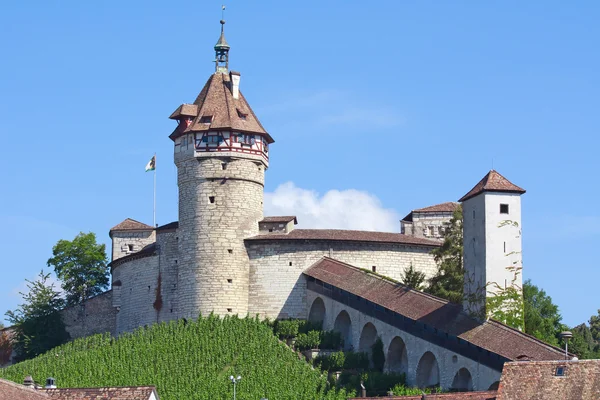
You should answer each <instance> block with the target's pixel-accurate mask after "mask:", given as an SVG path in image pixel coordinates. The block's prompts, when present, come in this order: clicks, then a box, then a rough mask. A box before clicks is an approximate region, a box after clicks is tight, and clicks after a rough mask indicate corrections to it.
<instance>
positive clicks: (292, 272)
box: [247, 240, 437, 318]
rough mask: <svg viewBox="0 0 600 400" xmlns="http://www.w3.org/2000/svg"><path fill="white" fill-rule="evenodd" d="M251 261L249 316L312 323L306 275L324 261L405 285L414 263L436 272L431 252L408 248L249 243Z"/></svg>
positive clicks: (428, 272)
mask: <svg viewBox="0 0 600 400" xmlns="http://www.w3.org/2000/svg"><path fill="white" fill-rule="evenodd" d="M247 249H248V255H249V256H250V293H249V308H248V312H249V313H250V315H256V314H258V315H260V316H261V317H269V318H307V314H306V313H307V305H306V282H305V280H304V278H303V277H302V272H303V271H304V270H306V269H307V268H308V267H310V266H311V265H312V264H314V263H315V262H317V261H318V260H320V259H321V258H322V257H323V256H328V257H331V258H334V259H336V260H340V261H343V262H346V263H348V264H351V265H353V266H355V267H359V268H367V269H369V270H372V269H373V266H375V267H376V268H375V269H376V272H377V273H379V274H382V275H385V276H388V277H390V278H393V279H397V280H400V279H401V276H402V273H403V271H404V269H405V268H408V267H409V266H410V264H411V263H412V265H413V266H414V267H415V269H416V270H418V271H422V272H424V273H425V275H426V277H430V276H432V275H434V274H435V272H436V270H437V267H436V264H435V261H434V259H433V256H432V255H431V254H430V251H431V250H432V248H430V247H423V246H407V245H403V244H388V243H373V242H335V241H291V240H290V241H285V240H274V241H261V242H252V241H248V242H247Z"/></svg>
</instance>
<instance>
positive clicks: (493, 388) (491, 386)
mask: <svg viewBox="0 0 600 400" xmlns="http://www.w3.org/2000/svg"><path fill="white" fill-rule="evenodd" d="M498 387H500V381H496V382H494V383H492V384H491V385H490V387H489V388H488V390H498Z"/></svg>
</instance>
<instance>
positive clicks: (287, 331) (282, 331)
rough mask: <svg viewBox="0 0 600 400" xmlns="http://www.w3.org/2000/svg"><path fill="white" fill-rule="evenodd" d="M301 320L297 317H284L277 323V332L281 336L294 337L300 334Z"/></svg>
mask: <svg viewBox="0 0 600 400" xmlns="http://www.w3.org/2000/svg"><path fill="white" fill-rule="evenodd" d="M299 325H300V321H298V320H297V319H282V320H279V321H277V322H276V324H275V334H276V335H277V336H279V337H280V338H282V339H284V338H293V337H296V336H298V327H299Z"/></svg>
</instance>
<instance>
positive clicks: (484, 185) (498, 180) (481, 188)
mask: <svg viewBox="0 0 600 400" xmlns="http://www.w3.org/2000/svg"><path fill="white" fill-rule="evenodd" d="M483 192H507V193H519V194H523V193H525V189H523V188H520V187H519V186H517V185H515V184H514V183H512V182H511V181H509V180H508V179H506V178H505V177H503V176H502V175H500V174H499V173H498V172H496V171H494V170H491V171H490V172H488V173H487V174H486V175H485V176H484V177H483V179H481V180H480V181H479V183H477V185H475V187H473V189H471V190H470V191H469V193H467V194H465V195H464V196H463V197H461V199H460V200H459V201H460V202H463V201H465V200H468V199H470V198H471V197H475V196H477V195H478V194H480V193H483Z"/></svg>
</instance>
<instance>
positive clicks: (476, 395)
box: [348, 391, 497, 400]
mask: <svg viewBox="0 0 600 400" xmlns="http://www.w3.org/2000/svg"><path fill="white" fill-rule="evenodd" d="M496 394H497V392H496V391H487V392H456V393H432V394H428V395H426V396H425V399H426V400H496ZM368 399H371V400H375V399H377V400H422V399H423V395H420V394H419V395H414V396H386V397H352V398H350V399H348V400H368Z"/></svg>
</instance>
